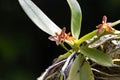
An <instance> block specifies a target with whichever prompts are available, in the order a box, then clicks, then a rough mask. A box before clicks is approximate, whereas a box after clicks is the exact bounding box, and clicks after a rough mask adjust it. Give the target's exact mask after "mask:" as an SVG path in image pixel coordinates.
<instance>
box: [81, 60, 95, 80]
mask: <svg viewBox="0 0 120 80" xmlns="http://www.w3.org/2000/svg"><path fill="white" fill-rule="evenodd" d="M79 80H94V75H93V73H92V70H91V67H90V65H89V63H88V62H87V61H85V62H84V63H83V65H82V66H81V68H80V79H79Z"/></svg>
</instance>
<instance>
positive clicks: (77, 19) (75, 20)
mask: <svg viewBox="0 0 120 80" xmlns="http://www.w3.org/2000/svg"><path fill="white" fill-rule="evenodd" d="M67 2H68V4H69V6H70V9H71V33H72V36H74V37H75V38H76V39H78V38H79V35H80V31H81V22H82V12H81V8H80V6H79V4H78V2H77V0H67Z"/></svg>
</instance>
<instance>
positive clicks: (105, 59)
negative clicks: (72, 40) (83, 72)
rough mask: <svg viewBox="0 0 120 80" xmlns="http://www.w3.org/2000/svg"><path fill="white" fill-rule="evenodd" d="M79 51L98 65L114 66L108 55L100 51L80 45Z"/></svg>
mask: <svg viewBox="0 0 120 80" xmlns="http://www.w3.org/2000/svg"><path fill="white" fill-rule="evenodd" d="M80 52H81V53H82V54H83V55H85V56H87V57H89V58H90V59H92V60H93V61H95V62H96V63H98V64H100V65H103V66H115V64H113V62H112V59H111V58H110V56H108V55H106V54H105V53H103V52H101V51H98V50H96V49H93V48H88V47H80Z"/></svg>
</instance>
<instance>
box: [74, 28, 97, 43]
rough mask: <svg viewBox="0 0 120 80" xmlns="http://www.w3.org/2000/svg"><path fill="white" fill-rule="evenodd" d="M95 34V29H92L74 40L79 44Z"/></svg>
mask: <svg viewBox="0 0 120 80" xmlns="http://www.w3.org/2000/svg"><path fill="white" fill-rule="evenodd" d="M96 34H97V30H94V31H92V32H90V33H88V34H86V35H85V36H83V37H81V38H80V39H79V40H78V41H77V42H76V44H78V45H80V44H81V43H83V42H84V41H86V40H89V39H91V38H92V37H94V36H95V35H96Z"/></svg>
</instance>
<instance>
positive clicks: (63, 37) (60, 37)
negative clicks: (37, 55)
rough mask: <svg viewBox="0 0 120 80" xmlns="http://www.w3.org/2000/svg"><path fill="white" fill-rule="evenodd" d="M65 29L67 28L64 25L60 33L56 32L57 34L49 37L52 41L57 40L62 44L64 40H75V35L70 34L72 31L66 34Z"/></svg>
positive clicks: (57, 42)
mask: <svg viewBox="0 0 120 80" xmlns="http://www.w3.org/2000/svg"><path fill="white" fill-rule="evenodd" d="M65 31H66V28H65V27H64V28H63V29H62V31H61V33H60V34H58V33H57V32H56V33H55V36H50V37H49V38H48V39H50V40H51V41H56V44H57V45H59V44H61V42H62V41H68V42H71V41H74V40H75V37H72V36H70V33H68V34H66V33H65Z"/></svg>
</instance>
